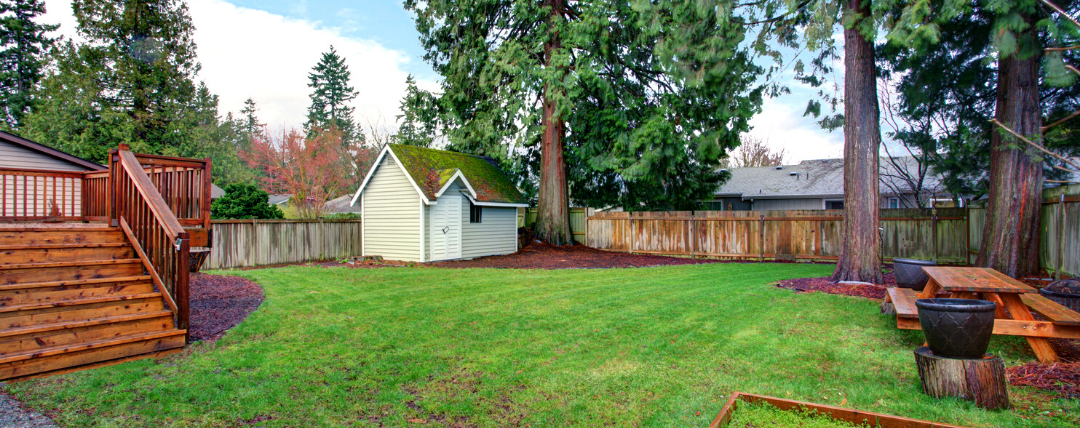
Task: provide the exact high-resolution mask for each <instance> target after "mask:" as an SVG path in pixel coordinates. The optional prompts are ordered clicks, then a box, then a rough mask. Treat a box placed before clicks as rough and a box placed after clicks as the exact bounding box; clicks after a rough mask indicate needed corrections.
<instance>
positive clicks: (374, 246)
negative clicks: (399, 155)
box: [362, 156, 421, 261]
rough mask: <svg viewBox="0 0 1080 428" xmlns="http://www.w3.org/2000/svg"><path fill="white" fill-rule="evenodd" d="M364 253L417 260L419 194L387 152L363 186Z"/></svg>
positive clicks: (387, 257)
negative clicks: (364, 186) (365, 185)
mask: <svg viewBox="0 0 1080 428" xmlns="http://www.w3.org/2000/svg"><path fill="white" fill-rule="evenodd" d="M362 196H363V198H364V255H366V256H382V257H383V258H385V259H388V260H404V261H420V205H421V202H420V195H419V194H418V193H417V192H416V189H415V188H414V187H413V186H412V184H411V183H410V182H409V179H408V178H407V177H406V176H405V173H404V172H402V171H401V168H400V167H399V166H398V165H396V164H395V163H394V160H393V158H391V157H389V156H387V157H386V158H384V159H383V162H382V163H381V164H380V165H379V167H378V169H377V170H375V174H374V175H372V176H371V181H370V182H369V183H368V185H367V187H366V188H365V189H364V193H363V195H362Z"/></svg>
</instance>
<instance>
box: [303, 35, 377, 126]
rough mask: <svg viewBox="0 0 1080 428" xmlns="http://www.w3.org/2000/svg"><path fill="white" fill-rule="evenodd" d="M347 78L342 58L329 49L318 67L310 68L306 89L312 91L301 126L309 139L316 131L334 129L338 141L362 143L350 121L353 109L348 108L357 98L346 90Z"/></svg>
mask: <svg viewBox="0 0 1080 428" xmlns="http://www.w3.org/2000/svg"><path fill="white" fill-rule="evenodd" d="M351 74H352V73H351V72H349V66H347V65H345V58H342V57H341V56H340V55H338V53H337V50H335V49H334V47H333V46H330V51H329V52H324V53H323V54H322V58H321V59H319V63H318V64H315V67H313V68H312V72H311V73H309V74H308V79H309V80H310V82H309V83H308V87H309V88H311V89H312V92H311V106H310V107H308V120H307V122H306V123H304V130H305V131H307V133H308V135H309V136H311V135H313V134H314V133H315V132H316V131H318V130H322V131H326V130H328V129H330V128H334V129H337V130H338V131H340V132H341V133H342V140H343V142H344V143H346V144H348V143H352V142H355V141H363V136H362V135H361V134H360V133H359V132H358V130H357V129H356V128H357V127H356V122H355V120H354V119H353V111H354V110H355V108H353V107H350V106H349V104H348V103H349V102H350V101H352V100H354V99H356V97H357V95H359V92H357V91H356V89H355V88H353V87H352V86H349V79H350V76H351Z"/></svg>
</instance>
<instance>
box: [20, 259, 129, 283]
mask: <svg viewBox="0 0 1080 428" xmlns="http://www.w3.org/2000/svg"><path fill="white" fill-rule="evenodd" d="M137 275H143V265H142V261H140V260H139V259H134V258H133V259H120V260H87V261H72V262H52V263H29V264H11V265H0V284H19V283H30V282H48V281H72V280H80V279H91V278H114V277H123V276H137Z"/></svg>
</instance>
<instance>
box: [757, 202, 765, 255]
mask: <svg viewBox="0 0 1080 428" xmlns="http://www.w3.org/2000/svg"><path fill="white" fill-rule="evenodd" d="M760 217H761V223H759V225H758V232H761V233H760V236H761V241H760V242H759V244H760V245H761V261H765V210H761V214H760Z"/></svg>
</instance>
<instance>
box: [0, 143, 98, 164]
mask: <svg viewBox="0 0 1080 428" xmlns="http://www.w3.org/2000/svg"><path fill="white" fill-rule="evenodd" d="M0 167H3V168H19V169H45V170H49V171H85V170H86V168H85V167H83V166H80V165H76V164H73V163H71V162H67V161H65V160H62V159H57V158H55V157H52V156H49V155H46V154H44V153H40V152H36V151H33V150H30V149H28V148H26V147H22V146H18V145H15V144H11V143H9V142H7V141H0Z"/></svg>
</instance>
